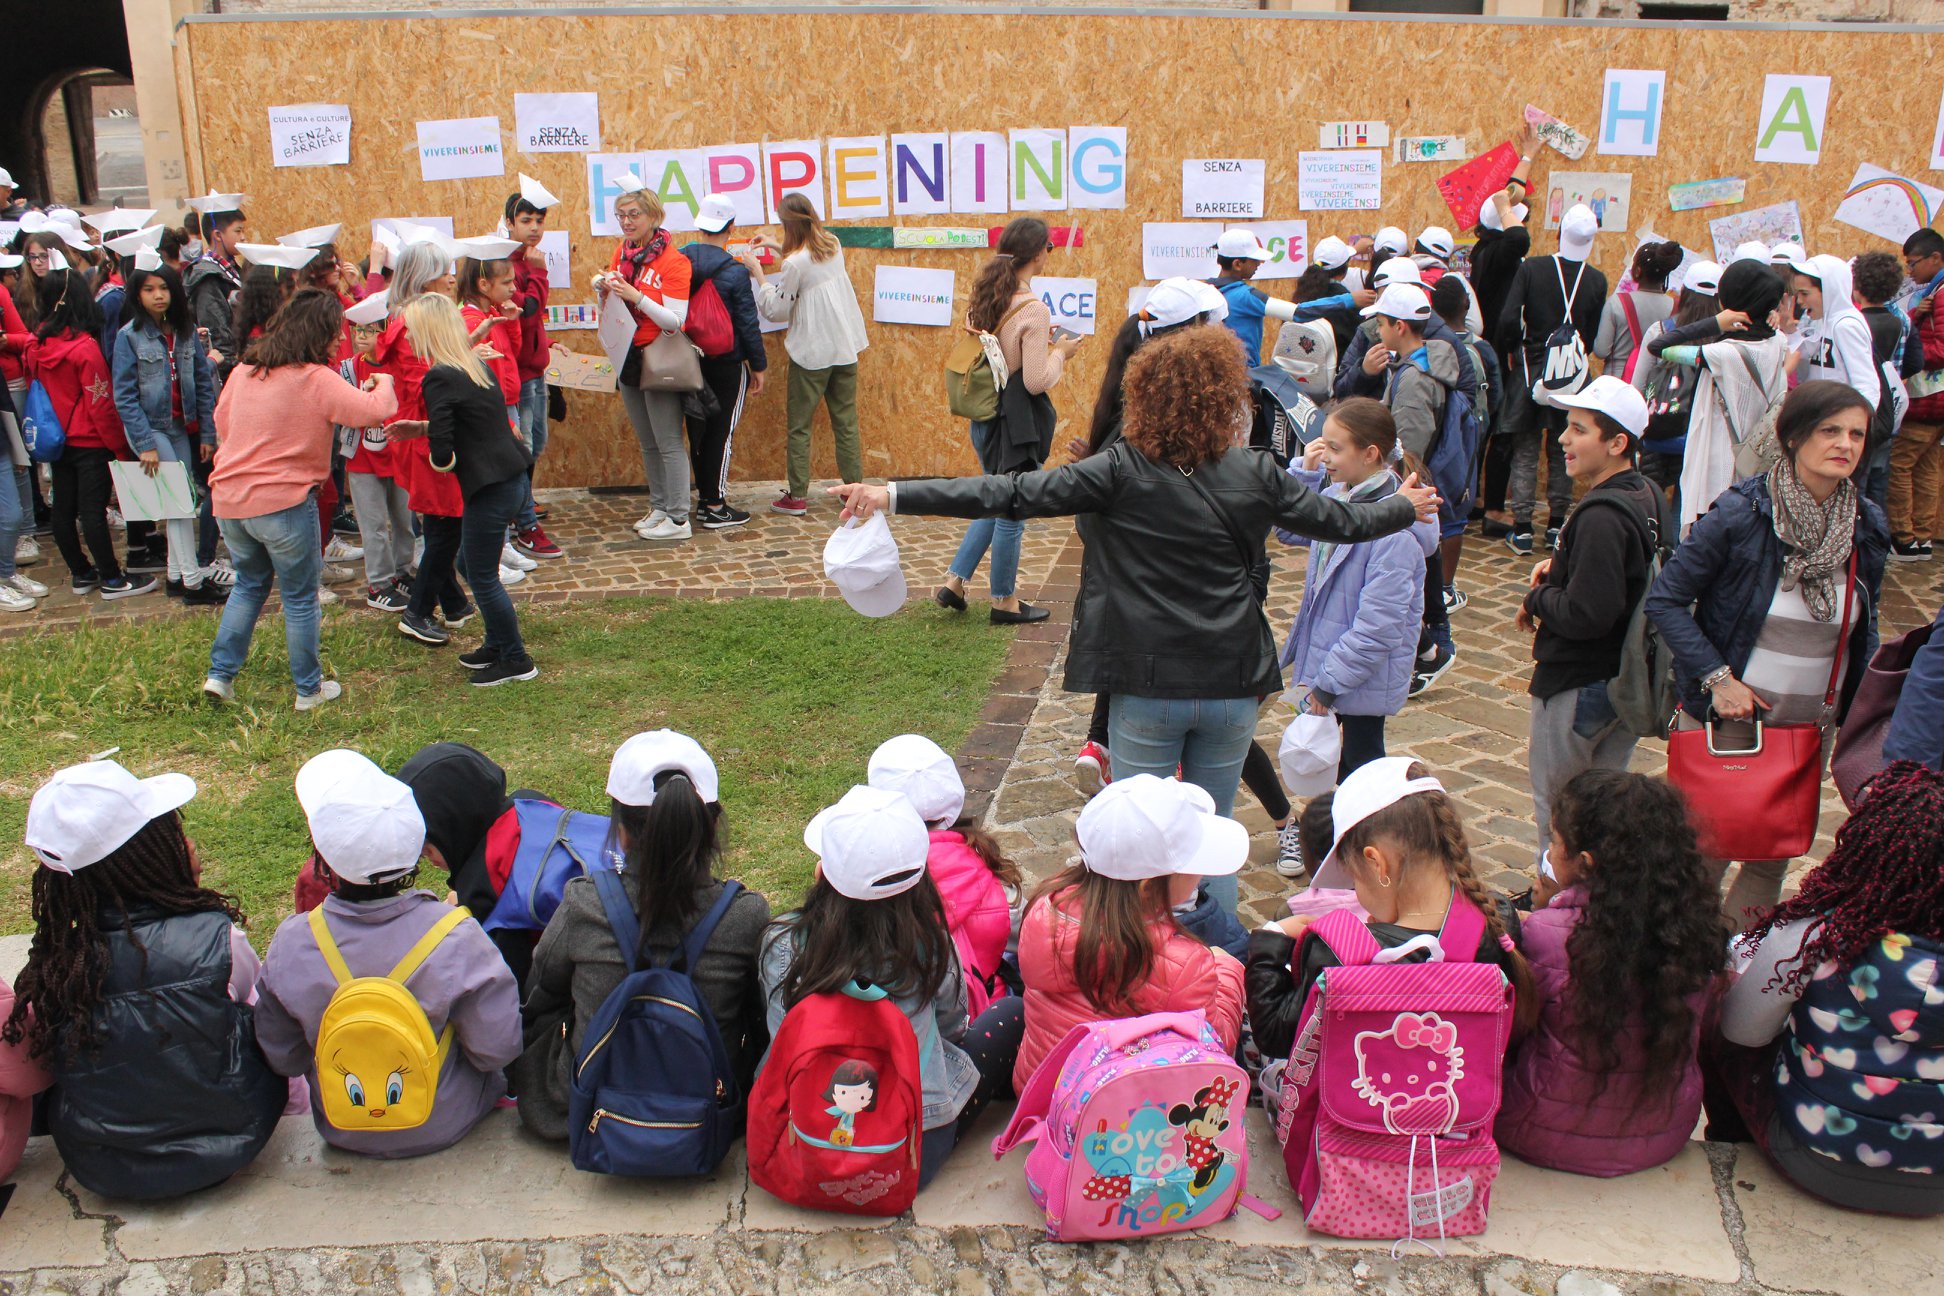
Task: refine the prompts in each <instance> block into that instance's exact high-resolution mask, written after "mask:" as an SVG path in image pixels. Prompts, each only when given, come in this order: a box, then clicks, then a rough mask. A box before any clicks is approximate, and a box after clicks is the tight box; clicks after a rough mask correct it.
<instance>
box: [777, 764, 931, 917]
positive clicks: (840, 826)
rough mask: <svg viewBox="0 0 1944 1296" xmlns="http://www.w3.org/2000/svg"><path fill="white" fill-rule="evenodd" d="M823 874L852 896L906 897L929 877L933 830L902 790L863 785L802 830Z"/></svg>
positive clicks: (871, 897) (805, 840) (821, 812)
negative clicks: (926, 867)
mask: <svg viewBox="0 0 1944 1296" xmlns="http://www.w3.org/2000/svg"><path fill="white" fill-rule="evenodd" d="M803 844H804V845H805V846H808V847H809V848H810V849H811V850H812V851H813V852H815V854H816V856H817V858H818V860H819V861H820V867H819V870H818V871H819V872H821V873H822V874H823V878H824V881H826V882H828V883H830V885H831V886H833V887H835V888H836V889H837V892H838V894H840V895H846V896H849V897H850V898H851V899H853V900H883V899H886V898H888V897H890V896H894V895H902V894H904V893H905V892H906V891H909V890H911V888H913V887H915V886H917V885H918V884H919V883H920V882H922V881H924V878H925V858H926V856H927V855H929V854H930V853H931V833H930V831H929V830H927V829H926V827H925V821H924V820H923V819H921V818H919V817H918V811H917V808H916V807H914V806H913V805H912V804H911V802H909V801H907V800H906V799H905V797H904V794H903V793H900V792H890V791H886V790H885V789H883V788H874V787H865V786H862V785H859V786H857V787H853V788H852V789H851V790H850V791H848V792H846V793H844V799H843V800H841V801H839V802H838V803H837V804H836V805H834V806H829V807H827V808H825V809H823V810H819V811H818V812H817V817H816V818H814V819H812V820H811V821H810V823H809V825H808V826H807V827H805V828H804V830H803Z"/></svg>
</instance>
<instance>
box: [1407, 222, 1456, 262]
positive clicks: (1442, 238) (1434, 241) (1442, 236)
mask: <svg viewBox="0 0 1944 1296" xmlns="http://www.w3.org/2000/svg"><path fill="white" fill-rule="evenodd" d="M1417 241H1418V246H1419V247H1421V248H1423V249H1424V250H1425V251H1426V252H1429V253H1431V254H1432V255H1433V256H1436V257H1439V258H1447V257H1449V256H1450V255H1451V254H1452V253H1453V252H1456V251H1457V250H1458V243H1457V241H1456V240H1455V239H1453V238H1452V237H1451V231H1450V230H1448V229H1446V228H1445V227H1444V226H1442V225H1427V226H1425V227H1424V233H1422V234H1420V235H1418V240H1417Z"/></svg>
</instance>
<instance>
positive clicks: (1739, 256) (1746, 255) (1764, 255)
mask: <svg viewBox="0 0 1944 1296" xmlns="http://www.w3.org/2000/svg"><path fill="white" fill-rule="evenodd" d="M1729 260H1730V261H1731V262H1734V261H1760V262H1761V263H1762V264H1763V265H1769V264H1771V262H1770V259H1769V249H1768V244H1766V243H1761V242H1757V241H1756V240H1754V239H1750V240H1748V242H1746V243H1743V244H1740V245H1738V246H1737V247H1736V248H1735V255H1734V256H1732V257H1730V258H1729Z"/></svg>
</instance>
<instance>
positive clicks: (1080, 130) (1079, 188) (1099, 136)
mask: <svg viewBox="0 0 1944 1296" xmlns="http://www.w3.org/2000/svg"><path fill="white" fill-rule="evenodd" d="M1067 165H1068V166H1069V167H1070V168H1072V180H1073V183H1072V184H1071V185H1069V186H1068V188H1067V206H1068V207H1071V208H1074V209H1076V210H1092V211H1120V210H1122V209H1124V208H1125V207H1126V206H1127V127H1125V126H1069V127H1067Z"/></svg>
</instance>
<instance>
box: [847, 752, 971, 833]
mask: <svg viewBox="0 0 1944 1296" xmlns="http://www.w3.org/2000/svg"><path fill="white" fill-rule="evenodd" d="M865 780H866V782H868V783H869V784H870V785H871V786H872V787H874V788H883V789H884V790H885V791H887V792H900V793H903V794H904V798H905V800H907V801H909V802H911V804H912V808H914V809H915V810H917V811H918V817H919V818H920V819H923V820H924V821H925V822H926V823H927V824H930V825H932V826H933V827H938V826H941V825H942V826H944V827H948V828H949V827H950V826H951V825H953V824H955V823H957V822H958V817H959V814H960V812H962V811H963V810H964V809H965V780H964V779H962V778H960V777H959V772H958V764H957V763H956V762H955V761H953V760H952V758H951V756H950V755H949V754H947V753H946V751H945V749H944V748H943V747H940V746H939V745H938V744H937V743H935V742H933V741H932V740H931V739H929V738H927V737H925V736H924V735H923V734H899V735H898V736H897V737H896V738H887V739H885V740H884V741H883V742H882V743H879V744H878V749H877V750H876V751H874V752H872V753H871V763H870V767H869V772H868V773H867V774H866V775H865Z"/></svg>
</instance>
